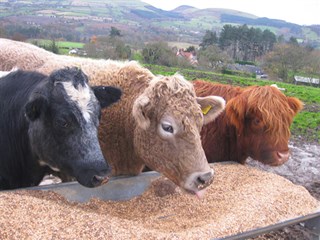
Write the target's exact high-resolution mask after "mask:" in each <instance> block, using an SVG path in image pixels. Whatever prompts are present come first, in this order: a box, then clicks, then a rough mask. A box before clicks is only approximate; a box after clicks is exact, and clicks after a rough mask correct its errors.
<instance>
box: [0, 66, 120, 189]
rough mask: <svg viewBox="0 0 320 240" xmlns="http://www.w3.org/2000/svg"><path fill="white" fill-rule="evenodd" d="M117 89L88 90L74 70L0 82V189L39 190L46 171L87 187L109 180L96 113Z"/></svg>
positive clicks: (111, 100)
mask: <svg viewBox="0 0 320 240" xmlns="http://www.w3.org/2000/svg"><path fill="white" fill-rule="evenodd" d="M120 96H121V90H119V89H117V88H114V87H103V86H98V87H93V88H90V87H89V86H88V78H87V76H86V75H85V74H84V73H83V72H82V71H81V70H79V69H77V68H65V69H61V70H57V71H55V72H54V73H52V74H51V75H50V76H46V75H43V74H40V73H37V72H27V71H21V70H18V71H16V72H12V73H10V74H8V75H7V76H5V77H3V78H1V79H0V189H2V190H3V189H14V188H20V187H29V186H35V185H38V184H39V183H40V182H41V180H42V178H43V177H44V175H45V174H47V173H48V172H51V170H55V171H60V172H61V173H62V174H66V175H70V176H72V177H75V178H76V180H77V181H78V182H79V183H80V184H82V185H84V186H86V187H96V186H99V185H101V184H103V183H105V182H107V181H108V175H109V174H110V173H111V168H110V167H109V165H108V164H107V162H106V161H105V159H104V157H103V155H102V152H101V149H100V145H99V141H98V136H97V135H98V134H97V132H98V125H99V117H100V113H101V108H104V107H107V106H109V105H110V104H112V103H114V102H116V101H118V100H119V98H120Z"/></svg>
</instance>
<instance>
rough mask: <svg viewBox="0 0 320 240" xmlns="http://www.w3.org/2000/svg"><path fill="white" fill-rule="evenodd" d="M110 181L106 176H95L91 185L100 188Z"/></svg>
mask: <svg viewBox="0 0 320 240" xmlns="http://www.w3.org/2000/svg"><path fill="white" fill-rule="evenodd" d="M108 181H109V178H108V177H106V176H104V177H102V176H98V175H94V176H93V177H92V180H91V183H92V185H93V186H95V187H97V186H100V185H102V184H105V183H107V182H108Z"/></svg>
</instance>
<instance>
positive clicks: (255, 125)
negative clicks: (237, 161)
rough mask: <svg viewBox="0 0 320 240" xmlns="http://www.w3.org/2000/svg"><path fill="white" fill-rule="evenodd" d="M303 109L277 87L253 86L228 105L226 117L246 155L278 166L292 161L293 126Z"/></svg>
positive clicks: (295, 99)
mask: <svg viewBox="0 0 320 240" xmlns="http://www.w3.org/2000/svg"><path fill="white" fill-rule="evenodd" d="M301 109H302V103H301V102H300V101H299V100H298V99H297V98H293V97H286V96H285V95H284V94H283V93H282V92H280V91H279V90H278V89H277V88H275V87H272V86H263V87H261V86H254V87H248V88H245V89H244V91H243V92H242V93H241V94H240V95H238V96H237V97H234V98H232V99H231V100H230V101H228V103H227V106H226V114H227V117H228V118H229V121H230V123H231V124H232V125H233V126H235V128H236V130H237V139H238V140H237V142H238V147H239V148H242V150H243V151H245V155H246V156H250V157H251V158H253V159H255V160H258V161H260V162H262V163H264V164H268V165H272V166H278V165H281V164H283V163H284V162H286V161H287V160H288V158H289V148H288V141H289V138H290V125H291V123H292V120H293V117H294V116H295V115H296V114H297V113H298V112H299V111H300V110H301Z"/></svg>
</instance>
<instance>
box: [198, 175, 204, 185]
mask: <svg viewBox="0 0 320 240" xmlns="http://www.w3.org/2000/svg"><path fill="white" fill-rule="evenodd" d="M197 181H198V182H199V183H200V184H205V183H206V181H205V180H203V179H202V178H201V176H199V177H198V178H197Z"/></svg>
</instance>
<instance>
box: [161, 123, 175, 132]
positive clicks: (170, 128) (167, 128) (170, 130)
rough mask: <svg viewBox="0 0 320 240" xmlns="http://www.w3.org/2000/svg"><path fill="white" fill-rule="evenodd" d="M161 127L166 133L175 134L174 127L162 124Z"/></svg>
mask: <svg viewBox="0 0 320 240" xmlns="http://www.w3.org/2000/svg"><path fill="white" fill-rule="evenodd" d="M161 126H162V129H163V130H164V131H166V132H169V133H173V127H172V126H171V125H170V124H167V123H162V124H161Z"/></svg>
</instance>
